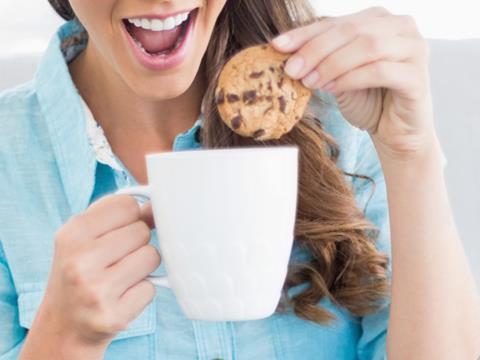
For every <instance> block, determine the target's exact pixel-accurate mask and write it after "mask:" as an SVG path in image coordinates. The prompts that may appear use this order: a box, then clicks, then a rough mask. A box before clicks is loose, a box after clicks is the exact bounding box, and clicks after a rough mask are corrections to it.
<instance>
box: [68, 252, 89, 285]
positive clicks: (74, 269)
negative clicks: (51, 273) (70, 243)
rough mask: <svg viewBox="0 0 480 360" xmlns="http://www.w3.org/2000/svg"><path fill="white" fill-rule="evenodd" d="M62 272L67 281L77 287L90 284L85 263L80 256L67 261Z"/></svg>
mask: <svg viewBox="0 0 480 360" xmlns="http://www.w3.org/2000/svg"><path fill="white" fill-rule="evenodd" d="M62 273H63V274H64V277H65V279H66V280H67V282H68V283H70V284H72V285H74V286H75V287H84V286H86V285H87V284H88V279H87V275H86V269H85V265H84V263H83V262H82V261H81V260H80V259H79V258H77V259H75V260H70V261H65V262H64V263H63V265H62Z"/></svg>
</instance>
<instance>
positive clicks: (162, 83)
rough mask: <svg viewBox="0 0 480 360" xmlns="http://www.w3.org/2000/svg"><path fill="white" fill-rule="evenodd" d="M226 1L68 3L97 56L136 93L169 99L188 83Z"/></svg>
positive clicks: (78, 0) (85, 0)
mask: <svg viewBox="0 0 480 360" xmlns="http://www.w3.org/2000/svg"><path fill="white" fill-rule="evenodd" d="M226 1H227V0H157V1H154V0H143V1H138V0H102V1H97V0H70V4H71V5H72V8H73V9H74V11H75V14H76V15H77V17H78V18H79V19H80V21H81V23H82V24H83V25H84V27H85V28H86V29H87V32H88V34H89V42H90V43H89V46H91V47H92V49H91V50H92V51H93V52H94V54H95V57H96V58H97V59H98V60H99V61H102V62H103V63H106V64H107V65H108V66H109V68H111V69H113V70H114V72H115V73H116V74H117V75H118V76H119V77H120V79H121V80H122V81H123V82H124V83H125V84H126V85H127V86H128V87H129V88H130V89H131V90H133V91H134V92H135V93H136V94H137V95H139V96H142V97H146V98H152V99H171V98H175V97H177V96H179V95H181V94H183V93H184V92H185V91H186V90H187V89H188V88H189V87H190V85H191V84H192V82H193V80H194V79H195V76H196V74H197V72H198V69H199V67H200V64H201V60H202V58H203V55H204V54H205V51H206V49H207V46H208V43H209V40H210V37H211V35H212V31H213V28H214V25H215V22H216V20H217V18H218V16H219V14H220V12H221V10H222V8H223V7H224V6H225V3H226Z"/></svg>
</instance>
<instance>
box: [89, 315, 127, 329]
mask: <svg viewBox="0 0 480 360" xmlns="http://www.w3.org/2000/svg"><path fill="white" fill-rule="evenodd" d="M127 325H128V324H127V322H126V321H124V320H123V319H121V318H120V317H118V316H115V314H113V312H112V311H111V310H110V309H109V310H105V311H102V312H100V313H97V314H96V316H94V317H93V319H91V322H90V327H91V329H92V330H93V331H95V332H99V333H103V334H116V333H118V332H120V331H122V330H125V329H126V327H127Z"/></svg>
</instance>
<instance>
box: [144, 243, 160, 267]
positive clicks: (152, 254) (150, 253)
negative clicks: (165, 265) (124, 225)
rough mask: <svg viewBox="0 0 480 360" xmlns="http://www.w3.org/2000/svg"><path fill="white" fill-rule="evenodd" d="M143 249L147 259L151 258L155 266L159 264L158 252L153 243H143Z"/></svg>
mask: <svg viewBox="0 0 480 360" xmlns="http://www.w3.org/2000/svg"><path fill="white" fill-rule="evenodd" d="M144 251H145V253H146V256H147V257H148V259H149V260H151V261H152V263H153V264H154V265H155V266H158V265H160V262H161V258H160V253H159V252H158V250H157V249H156V248H155V247H154V246H153V245H145V247H144Z"/></svg>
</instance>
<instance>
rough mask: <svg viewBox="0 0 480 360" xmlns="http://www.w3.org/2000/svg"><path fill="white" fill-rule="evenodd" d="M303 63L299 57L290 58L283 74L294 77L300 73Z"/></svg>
mask: <svg viewBox="0 0 480 360" xmlns="http://www.w3.org/2000/svg"><path fill="white" fill-rule="evenodd" d="M304 64H305V61H304V60H303V58H302V57H301V56H298V55H297V56H292V57H291V58H290V60H288V61H287V64H286V65H285V72H286V73H287V74H288V75H290V76H292V77H293V76H296V75H298V74H299V73H300V71H302V68H303V65H304Z"/></svg>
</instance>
